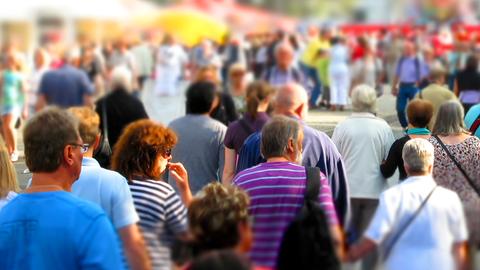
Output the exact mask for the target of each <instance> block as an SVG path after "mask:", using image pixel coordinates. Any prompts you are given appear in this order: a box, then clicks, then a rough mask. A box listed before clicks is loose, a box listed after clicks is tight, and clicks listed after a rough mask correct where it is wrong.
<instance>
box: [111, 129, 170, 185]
mask: <svg viewBox="0 0 480 270" xmlns="http://www.w3.org/2000/svg"><path fill="white" fill-rule="evenodd" d="M176 143H177V135H175V133H174V132H173V130H171V129H169V128H167V127H164V126H163V125H161V124H159V123H156V122H154V121H152V120H146V119H144V120H138V121H135V122H133V123H131V124H129V125H128V126H127V127H126V128H125V130H124V131H123V133H122V135H121V136H120V138H119V139H118V141H117V143H116V144H115V147H114V149H113V155H112V169H113V170H115V171H117V172H119V173H120V174H121V175H123V176H124V177H125V178H127V179H128V180H129V181H130V180H132V178H133V176H134V175H140V176H143V177H148V178H149V179H158V178H160V175H161V174H162V172H161V171H160V169H159V168H158V166H156V162H157V160H158V157H159V154H162V153H163V152H165V151H166V150H168V149H171V148H172V147H173V146H174V145H175V144H176Z"/></svg>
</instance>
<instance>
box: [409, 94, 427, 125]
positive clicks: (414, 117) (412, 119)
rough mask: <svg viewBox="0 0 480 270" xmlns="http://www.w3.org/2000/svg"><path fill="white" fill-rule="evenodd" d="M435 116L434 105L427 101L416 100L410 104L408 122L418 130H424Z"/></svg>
mask: <svg viewBox="0 0 480 270" xmlns="http://www.w3.org/2000/svg"><path fill="white" fill-rule="evenodd" d="M432 116H433V105H432V103H431V102H430V101H428V100H425V99H414V100H412V101H410V102H409V103H408V106H407V118H408V122H409V123H410V124H411V125H412V126H414V127H417V128H424V127H426V126H427V125H428V123H430V120H431V119H432Z"/></svg>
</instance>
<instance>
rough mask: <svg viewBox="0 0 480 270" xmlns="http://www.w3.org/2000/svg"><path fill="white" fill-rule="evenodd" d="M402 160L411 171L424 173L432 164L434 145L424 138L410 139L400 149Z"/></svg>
mask: <svg viewBox="0 0 480 270" xmlns="http://www.w3.org/2000/svg"><path fill="white" fill-rule="evenodd" d="M402 158H403V162H404V163H405V165H407V167H408V168H409V171H410V172H413V173H426V172H428V167H429V166H432V165H433V161H434V147H433V145H432V144H431V143H430V142H429V141H427V140H425V139H420V138H417V139H411V140H409V141H408V142H407V143H406V144H405V146H404V147H403V150H402Z"/></svg>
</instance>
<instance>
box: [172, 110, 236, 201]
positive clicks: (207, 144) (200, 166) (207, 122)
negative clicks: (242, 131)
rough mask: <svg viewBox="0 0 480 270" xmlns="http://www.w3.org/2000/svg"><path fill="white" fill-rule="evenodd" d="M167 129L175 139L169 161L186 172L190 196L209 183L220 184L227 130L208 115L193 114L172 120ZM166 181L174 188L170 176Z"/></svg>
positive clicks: (173, 181) (174, 185)
mask: <svg viewBox="0 0 480 270" xmlns="http://www.w3.org/2000/svg"><path fill="white" fill-rule="evenodd" d="M169 127H170V128H171V129H173V130H174V131H175V133H176V134H177V137H178V142H177V145H176V146H175V148H173V149H172V156H173V159H172V162H180V163H182V164H183V166H185V169H187V172H188V176H189V181H190V189H191V190H192V194H195V193H197V192H198V191H199V190H201V189H202V188H203V187H204V186H205V185H207V184H208V183H210V182H213V181H220V180H221V176H222V172H223V164H224V157H225V152H224V145H223V140H224V138H225V133H226V132H227V127H226V126H225V125H224V124H222V123H220V122H219V121H217V120H214V119H212V118H210V117H208V116H205V115H194V114H188V115H186V116H183V117H181V118H178V119H176V120H174V121H173V122H171V123H170V125H169ZM168 182H169V184H170V185H172V186H173V187H174V188H175V189H177V187H176V184H175V180H174V179H172V177H171V176H169V179H168Z"/></svg>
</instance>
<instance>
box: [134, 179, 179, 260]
mask: <svg viewBox="0 0 480 270" xmlns="http://www.w3.org/2000/svg"><path fill="white" fill-rule="evenodd" d="M130 190H131V191H132V196H133V202H134V204H135V209H136V210H137V213H138V215H139V216H140V222H139V225H140V228H141V230H142V234H143V238H144V239H145V243H146V245H147V249H148V252H149V254H150V259H151V260H152V266H153V269H171V260H170V246H171V244H172V243H173V240H174V237H175V236H176V235H178V234H180V233H184V232H186V231H187V209H186V208H185V206H184V205H183V203H182V201H181V200H180V197H179V196H178V195H177V194H176V193H175V190H174V189H173V188H172V187H171V186H170V185H169V184H167V183H165V182H163V181H154V180H144V181H139V180H133V181H132V183H130Z"/></svg>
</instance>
